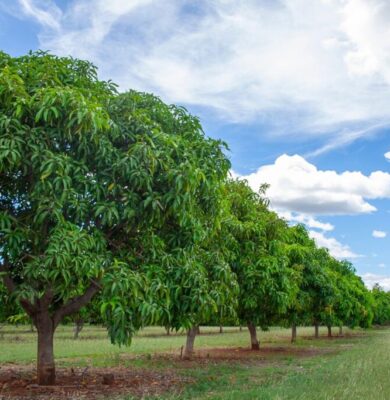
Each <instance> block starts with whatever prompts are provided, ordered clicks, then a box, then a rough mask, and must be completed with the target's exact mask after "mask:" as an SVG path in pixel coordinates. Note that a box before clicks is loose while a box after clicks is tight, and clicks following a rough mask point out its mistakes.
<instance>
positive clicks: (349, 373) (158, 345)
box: [0, 326, 390, 400]
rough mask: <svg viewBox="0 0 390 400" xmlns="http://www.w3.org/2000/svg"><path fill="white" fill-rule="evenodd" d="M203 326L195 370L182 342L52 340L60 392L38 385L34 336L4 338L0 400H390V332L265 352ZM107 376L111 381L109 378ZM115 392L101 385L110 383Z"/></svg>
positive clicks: (306, 336) (90, 334)
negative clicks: (122, 343) (118, 343)
mask: <svg viewBox="0 0 390 400" xmlns="http://www.w3.org/2000/svg"><path fill="white" fill-rule="evenodd" d="M218 330H219V329H218V328H209V327H202V328H201V335H200V336H198V337H197V338H196V342H195V347H196V352H195V355H194V358H193V359H192V360H191V361H185V360H182V359H181V358H180V354H181V351H182V346H183V344H184V342H185V336H184V334H183V333H179V334H172V335H171V336H166V335H165V332H164V330H163V329H162V328H157V327H151V328H146V329H144V330H143V331H142V332H140V333H139V334H138V335H137V336H136V337H135V338H134V340H133V343H132V346H131V347H129V348H127V347H116V346H112V345H111V344H110V343H109V341H108V339H107V335H106V332H105V330H104V329H102V328H99V327H89V326H88V327H85V328H84V329H83V331H82V332H81V334H80V337H79V339H78V340H73V339H72V327H71V326H61V327H60V328H59V329H58V331H57V334H56V340H55V354H56V361H57V385H56V386H55V387H39V386H37V385H36V383H35V379H36V377H35V368H34V367H35V366H34V360H35V351H36V348H35V347H36V334H35V333H34V332H30V331H29V330H28V328H27V327H25V326H24V327H18V328H15V327H11V326H3V327H2V328H1V329H0V400H5V399H7V400H8V399H12V400H16V399H24V400H27V399H35V400H38V399H39V400H49V399H50V400H64V399H67V400H68V399H69V400H72V399H75V400H76V399H80V400H82V399H110V400H114V399H118V400H130V399H141V398H142V399H170V400H171V399H175V400H176V399H221V400H222V399H224V400H225V399H229V400H234V399H237V400H246V399H261V400H262V399H264V400H265V399H270V400H271V399H272V400H274V399H275V400H281V399H297V400H298V399H299V400H309V399H310V400H311V399H315V400H322V399H323V400H331V399H341V400H342V399H354V400H356V399H362V400H370V399H373V400H374V399H378V400H389V399H390V328H388V329H372V330H367V331H364V330H354V331H351V330H348V329H346V328H344V335H342V336H338V335H337V332H338V329H334V333H333V334H334V336H333V338H332V339H328V338H327V337H326V332H325V329H321V331H320V334H321V337H320V339H317V340H316V339H314V338H313V337H312V334H313V328H299V329H298V341H297V343H296V344H291V343H290V341H289V339H290V331H289V330H287V329H281V328H272V329H270V331H267V332H259V338H260V340H261V347H262V348H261V350H260V351H259V352H253V351H250V350H249V349H248V347H247V346H248V341H249V338H248V336H249V335H248V333H247V332H246V330H245V329H244V330H243V331H242V332H240V331H239V329H238V328H224V333H222V334H220V333H219V332H218ZM110 375H111V376H110ZM112 376H113V378H114V381H113V383H111V384H109V385H107V384H103V380H104V377H105V379H107V378H110V377H112Z"/></svg>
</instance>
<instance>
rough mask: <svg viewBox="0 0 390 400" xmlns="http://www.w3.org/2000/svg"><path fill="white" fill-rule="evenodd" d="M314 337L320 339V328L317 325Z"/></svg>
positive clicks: (315, 325)
mask: <svg viewBox="0 0 390 400" xmlns="http://www.w3.org/2000/svg"><path fill="white" fill-rule="evenodd" d="M314 337H315V338H316V339H318V338H319V337H320V334H319V326H318V324H317V323H316V324H314Z"/></svg>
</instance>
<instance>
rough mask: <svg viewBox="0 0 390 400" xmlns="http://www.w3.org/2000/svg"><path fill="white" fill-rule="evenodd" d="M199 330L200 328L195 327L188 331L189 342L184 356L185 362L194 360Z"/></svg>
mask: <svg viewBox="0 0 390 400" xmlns="http://www.w3.org/2000/svg"><path fill="white" fill-rule="evenodd" d="M198 329H199V327H198V326H193V327H192V328H191V329H188V331H187V341H186V347H185V349H184V356H183V358H184V359H185V360H190V359H191V358H192V355H193V353H194V343H195V337H196V334H197V333H198Z"/></svg>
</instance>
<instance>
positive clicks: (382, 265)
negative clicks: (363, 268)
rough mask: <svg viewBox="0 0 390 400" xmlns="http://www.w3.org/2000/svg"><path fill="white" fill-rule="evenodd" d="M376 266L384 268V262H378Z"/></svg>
mask: <svg viewBox="0 0 390 400" xmlns="http://www.w3.org/2000/svg"><path fill="white" fill-rule="evenodd" d="M378 267H379V268H386V264H385V263H380V264H378Z"/></svg>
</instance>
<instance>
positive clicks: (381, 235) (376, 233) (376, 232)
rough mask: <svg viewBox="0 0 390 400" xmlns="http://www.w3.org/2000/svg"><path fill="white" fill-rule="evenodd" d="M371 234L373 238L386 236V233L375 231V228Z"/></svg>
mask: <svg viewBox="0 0 390 400" xmlns="http://www.w3.org/2000/svg"><path fill="white" fill-rule="evenodd" d="M372 236H373V237H374V238H378V239H383V238H385V237H386V236H387V233H386V232H384V231H377V230H373V231H372Z"/></svg>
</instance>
